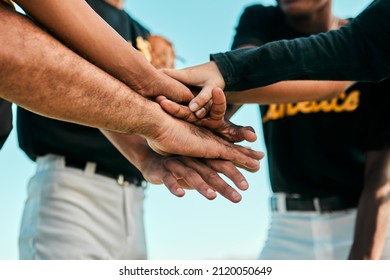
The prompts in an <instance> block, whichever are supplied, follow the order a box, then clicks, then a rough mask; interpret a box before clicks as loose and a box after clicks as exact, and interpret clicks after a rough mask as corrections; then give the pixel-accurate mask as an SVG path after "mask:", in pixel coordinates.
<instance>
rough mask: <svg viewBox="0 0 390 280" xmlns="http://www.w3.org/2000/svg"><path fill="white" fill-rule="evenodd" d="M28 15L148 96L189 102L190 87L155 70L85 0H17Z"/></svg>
mask: <svg viewBox="0 0 390 280" xmlns="http://www.w3.org/2000/svg"><path fill="white" fill-rule="evenodd" d="M15 2H16V3H18V4H19V5H20V6H21V7H22V8H23V9H24V10H25V11H26V12H27V13H28V14H29V15H30V16H32V17H33V18H34V19H35V20H36V21H37V22H39V23H40V24H41V25H42V26H43V27H44V28H46V29H47V30H48V31H49V32H51V33H52V34H54V36H55V37H57V38H59V39H60V40H61V41H62V42H63V43H64V44H65V45H68V46H70V47H71V48H72V49H74V50H75V51H76V52H78V53H79V54H81V55H82V56H83V57H85V58H86V59H87V60H89V61H91V62H92V63H94V64H96V65H97V66H98V67H99V68H101V69H103V70H105V71H106V72H108V73H109V74H111V75H112V76H114V77H116V78H117V79H119V80H120V81H122V82H124V83H125V84H127V85H128V86H129V87H130V88H132V89H133V90H135V91H136V92H137V93H139V94H141V95H143V96H144V97H147V98H154V97H156V96H158V95H164V96H167V97H168V98H169V99H172V100H175V101H176V102H184V101H187V102H189V101H190V100H191V98H192V94H191V92H190V90H188V89H187V88H186V87H185V86H183V85H182V84H180V83H178V82H177V81H174V80H173V79H170V78H169V77H167V76H166V75H164V74H163V73H161V72H159V71H157V70H156V69H155V68H154V67H153V66H152V65H151V64H150V63H149V62H148V61H147V60H146V59H145V57H144V56H143V55H142V54H141V53H140V52H139V51H137V50H136V49H134V48H133V47H132V46H131V44H129V43H128V42H126V40H124V39H123V38H122V37H121V36H120V35H119V34H118V33H117V32H116V31H115V30H114V29H113V28H112V27H110V26H109V25H108V24H107V23H106V22H105V21H104V20H103V19H102V18H101V17H100V16H99V15H98V14H96V12H95V11H94V10H93V9H92V8H91V7H90V6H89V5H88V3H87V2H86V1H84V0H66V1H52V0H35V1H30V0H16V1H15Z"/></svg>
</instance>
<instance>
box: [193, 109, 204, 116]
mask: <svg viewBox="0 0 390 280" xmlns="http://www.w3.org/2000/svg"><path fill="white" fill-rule="evenodd" d="M205 114H206V109H205V108H202V109H200V110H199V111H196V113H195V115H196V116H197V117H198V118H203V116H204V115H205Z"/></svg>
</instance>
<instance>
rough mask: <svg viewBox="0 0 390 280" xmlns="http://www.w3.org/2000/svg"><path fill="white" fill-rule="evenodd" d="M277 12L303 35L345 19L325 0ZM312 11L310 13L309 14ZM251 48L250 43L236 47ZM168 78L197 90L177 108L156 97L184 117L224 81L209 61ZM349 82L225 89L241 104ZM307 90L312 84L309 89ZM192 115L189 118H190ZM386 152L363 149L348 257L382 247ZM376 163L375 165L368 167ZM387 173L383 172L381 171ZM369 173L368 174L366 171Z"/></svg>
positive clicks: (197, 111) (327, 94) (331, 92)
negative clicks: (363, 164)
mask: <svg viewBox="0 0 390 280" xmlns="http://www.w3.org/2000/svg"><path fill="white" fill-rule="evenodd" d="M278 2H279V4H280V5H281V8H282V10H283V11H284V12H285V13H286V14H288V22H289V24H290V25H291V26H292V27H293V28H295V29H296V30H298V31H301V32H306V33H319V32H326V31H329V30H331V29H337V28H339V27H340V26H342V25H345V24H346V23H347V21H346V20H343V19H338V18H337V17H334V16H332V14H331V1H327V0H296V1H284V0H279V1H278ZM313 11H314V12H313ZM241 47H254V46H248V45H245V46H241ZM165 73H166V74H168V75H170V76H171V77H173V78H175V79H177V80H179V81H181V82H182V83H184V84H186V85H190V86H196V87H199V89H200V93H199V95H198V96H196V97H195V98H194V99H193V100H192V101H191V102H190V104H189V107H188V108H185V107H180V106H179V105H178V104H175V103H174V102H170V101H166V100H163V99H161V100H162V101H163V102H160V105H161V106H162V107H163V108H164V110H165V111H167V112H169V113H171V114H174V115H175V113H176V114H177V112H179V111H180V112H181V113H180V115H182V116H185V117H186V119H191V118H194V116H198V117H200V115H202V116H203V115H205V111H204V108H205V106H206V104H207V103H209V102H210V100H212V93H211V92H212V89H213V88H216V87H219V88H222V89H223V88H224V86H225V82H224V80H223V77H222V75H221V73H220V71H219V69H218V67H217V65H216V64H215V63H214V62H209V63H205V64H202V65H199V66H193V67H189V68H186V69H183V70H178V71H176V70H165ZM351 84H352V82H333V81H332V82H329V81H320V82H317V81H287V82H279V83H276V84H273V85H270V86H266V87H260V88H255V89H251V90H246V91H243V92H234V93H227V94H226V96H227V98H228V101H229V102H231V103H235V104H245V103H259V104H268V103H287V102H298V101H306V100H320V99H331V98H333V97H336V96H337V95H338V94H339V93H340V92H342V91H343V90H345V89H346V88H347V87H348V86H350V85H351ZM311 88H316V91H312V90H311ZM190 116H192V117H190ZM386 155H387V157H388V151H387V150H386V149H384V150H383V151H377V152H373V151H369V152H367V155H366V163H367V165H366V179H365V187H364V190H363V194H362V199H361V201H360V203H359V206H358V214H357V219H356V229H355V235H354V246H353V247H352V249H351V251H350V255H349V258H350V259H378V258H380V256H381V254H382V250H383V244H384V241H385V238H386V231H387V224H388V217H389V206H388V203H384V202H383V201H384V199H383V198H382V199H378V197H386V195H384V194H383V193H386V192H387V190H388V183H386V181H383V180H382V181H381V180H378V179H377V178H382V177H383V173H384V172H386V170H387V169H386V168H387V166H388V165H387V163H386V161H385V160H384V158H386ZM371 166H376V167H377V168H375V169H370V167H371ZM387 172H388V171H387ZM367 174H369V177H368V175H367Z"/></svg>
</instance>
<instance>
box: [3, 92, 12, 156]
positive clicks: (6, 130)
mask: <svg viewBox="0 0 390 280" xmlns="http://www.w3.org/2000/svg"><path fill="white" fill-rule="evenodd" d="M11 130H12V110H11V103H9V102H8V101H5V100H4V99H1V98H0V149H1V147H3V145H4V143H5V140H7V137H8V135H9V134H10V132H11Z"/></svg>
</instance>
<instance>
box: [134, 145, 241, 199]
mask: <svg viewBox="0 0 390 280" xmlns="http://www.w3.org/2000/svg"><path fill="white" fill-rule="evenodd" d="M140 171H141V172H142V174H143V176H144V178H145V179H146V180H147V181H148V182H151V183H153V184H164V185H165V186H166V187H167V188H168V190H169V191H170V192H171V193H172V194H174V195H176V196H178V197H182V196H184V195H185V191H184V189H194V190H196V191H198V192H199V193H200V194H201V195H203V196H204V197H205V198H207V199H210V200H213V199H215V198H216V197H217V193H219V194H221V195H222V196H223V197H225V198H226V199H228V200H230V201H232V202H234V203H237V202H239V201H241V199H242V196H241V195H240V194H239V193H238V192H237V191H236V190H235V189H234V188H233V187H231V186H230V185H229V184H227V183H226V182H225V181H224V180H223V179H222V178H221V177H220V176H219V174H218V173H222V174H224V175H225V176H226V177H228V178H229V179H230V180H231V181H232V182H234V184H235V185H236V186H237V187H238V188H239V189H240V190H246V189H248V183H247V181H246V180H245V178H244V176H243V175H242V174H241V173H240V172H239V171H238V170H237V168H236V167H235V166H234V165H233V164H232V163H231V162H228V161H223V160H201V159H195V158H189V157H183V156H168V157H165V156H161V155H159V154H157V153H154V152H153V151H150V153H149V156H148V158H147V159H146V160H144V161H143V162H142V166H141V168H140Z"/></svg>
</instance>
